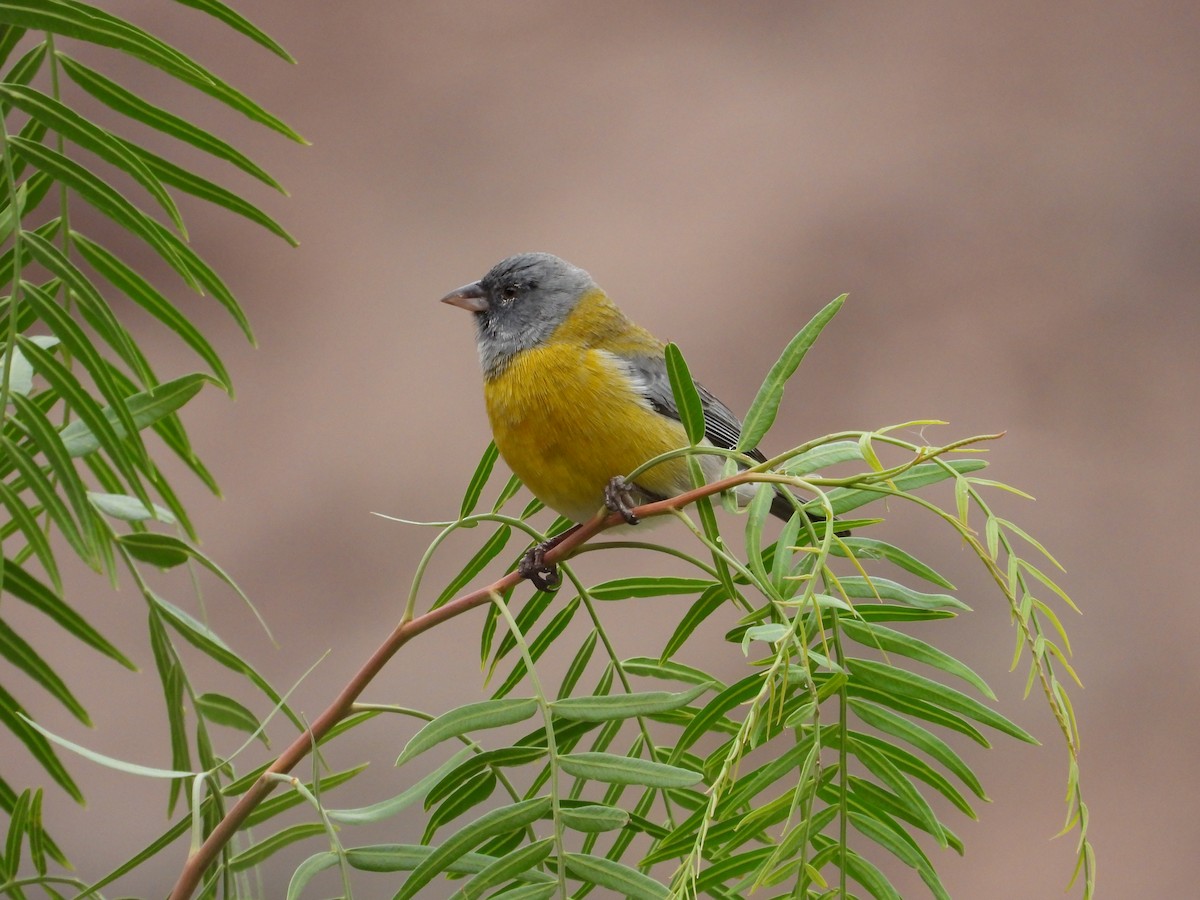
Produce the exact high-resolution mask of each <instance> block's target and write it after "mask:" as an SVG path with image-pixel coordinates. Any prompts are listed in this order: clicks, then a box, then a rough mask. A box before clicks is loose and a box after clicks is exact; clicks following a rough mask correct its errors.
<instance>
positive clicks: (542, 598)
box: [484, 591, 554, 681]
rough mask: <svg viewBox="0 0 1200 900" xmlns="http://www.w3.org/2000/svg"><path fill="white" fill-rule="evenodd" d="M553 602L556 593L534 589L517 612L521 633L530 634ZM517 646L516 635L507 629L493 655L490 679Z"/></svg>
mask: <svg viewBox="0 0 1200 900" xmlns="http://www.w3.org/2000/svg"><path fill="white" fill-rule="evenodd" d="M553 602H554V594H552V593H550V592H549V591H534V592H533V594H531V595H530V597H529V599H528V600H526V601H525V604H524V605H523V606H522V607H521V611H520V612H518V613H517V616H516V622H517V631H519V632H520V633H521V634H529V633H530V631H532V630H533V626H534V623H536V622H537V620H538V619H540V618H541V617H542V613H544V612H545V611H546V610H547V609H549V608H550V604H551V603H553ZM494 609H496V606H495V604H489V612H490V611H491V610H494ZM496 615H497V616H498V615H499V613H498V612H497V613H496ZM488 621H493V619H491V618H489V619H488ZM516 648H517V639H516V637H515V636H514V635H513V633H512V632H511V631H506V632H505V633H504V636H503V637H502V638H500V646H499V647H497V648H496V655H495V656H494V657H492V664H491V665H490V666H489V667H488V680H489V681H490V680H491V677H492V674H493V673H494V672H495V671H496V666H497V665H499V664H500V660H502V659H504V657H506V656H507V655H508V654H509V653H511V652H512V651H513V650H515V649H516ZM485 649H486V648H485ZM484 655H486V654H484Z"/></svg>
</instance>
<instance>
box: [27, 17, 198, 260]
mask: <svg viewBox="0 0 1200 900" xmlns="http://www.w3.org/2000/svg"><path fill="white" fill-rule="evenodd" d="M50 2H52V0H50ZM9 143H10V144H11V145H12V147H13V149H14V150H16V152H17V153H18V154H19V155H20V156H21V157H22V158H23V159H24V160H25V161H26V162H28V163H30V164H31V165H33V166H36V167H37V168H38V169H41V170H42V171H43V172H45V173H46V174H47V175H50V176H51V177H53V178H54V179H56V180H57V181H59V182H61V183H62V184H63V185H65V186H66V187H68V188H70V189H71V190H73V191H74V192H75V193H77V194H78V195H79V196H80V197H81V198H82V199H83V200H84V201H86V202H87V203H88V204H89V205H91V206H92V207H93V208H94V209H96V210H97V211H98V212H101V213H103V214H104V215H106V216H108V217H109V218H110V219H112V220H113V221H114V222H116V223H117V224H118V225H120V226H121V227H122V228H124V229H125V230H127V231H129V232H130V233H131V234H133V235H136V236H137V237H140V238H141V239H142V240H143V241H145V242H146V243H147V244H148V245H149V246H150V247H151V248H152V249H153V250H154V251H155V252H156V253H158V254H159V256H161V257H162V258H163V259H164V260H166V261H167V262H168V263H169V264H170V265H171V267H172V268H174V269H175V270H176V271H177V272H179V273H180V274H181V275H183V276H184V278H185V279H187V280H189V282H190V283H195V279H194V278H193V277H192V275H191V273H190V272H189V270H188V269H187V268H186V267H185V264H184V262H183V260H182V259H181V258H180V256H179V254H178V253H177V252H176V251H177V248H176V246H175V245H174V244H172V242H170V241H167V240H165V239H164V238H163V234H164V233H166V229H164V228H163V227H162V226H161V225H159V224H158V223H157V222H155V221H154V220H153V219H151V218H150V217H149V216H147V215H146V214H145V213H144V212H142V211H141V210H140V209H138V208H137V207H136V206H134V205H133V204H132V203H130V202H129V201H128V200H126V199H125V197H124V196H122V195H121V194H120V193H119V192H118V191H117V190H116V189H114V188H113V187H112V186H111V185H109V184H108V183H107V182H105V181H103V180H102V179H100V178H97V177H96V176H95V175H94V174H92V173H91V172H89V171H88V170H87V169H85V168H84V167H83V166H81V165H80V164H79V163H77V162H75V161H74V160H71V159H68V158H67V157H65V156H63V155H62V154H61V153H58V152H57V151H55V150H51V149H50V148H49V147H46V146H43V145H42V144H37V143H34V142H33V141H29V140H26V139H25V138H21V137H10V138H9Z"/></svg>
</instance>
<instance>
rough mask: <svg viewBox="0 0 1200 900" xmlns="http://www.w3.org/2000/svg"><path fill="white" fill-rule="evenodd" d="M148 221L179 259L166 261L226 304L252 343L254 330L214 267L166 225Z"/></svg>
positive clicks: (228, 310)
mask: <svg viewBox="0 0 1200 900" xmlns="http://www.w3.org/2000/svg"><path fill="white" fill-rule="evenodd" d="M148 221H149V226H150V228H151V230H152V231H154V233H155V235H156V237H157V239H158V240H159V241H161V242H162V243H164V244H166V245H168V246H169V247H170V248H171V251H172V253H173V254H174V259H177V260H178V261H179V265H176V264H175V262H174V261H173V260H172V259H168V260H167V262H168V263H170V264H171V266H172V267H173V268H174V269H175V271H176V272H178V273H179V274H180V276H182V278H183V279H184V281H186V282H187V283H188V284H189V285H191V286H192V287H195V286H196V285H197V284H198V285H199V288H197V290H199V291H201V292H203V293H208V294H211V295H212V296H213V297H214V298H215V299H216V301H217V302H218V303H220V304H221V306H223V307H224V308H225V311H226V312H228V313H229V315H230V316H232V317H233V320H234V321H235V322H237V324H238V327H239V328H241V329H242V333H243V334H244V335H245V336H246V340H248V341H250V343H251V344H253V343H254V333H253V332H252V331H251V330H250V322H249V321H248V320H247V319H246V313H245V312H244V311H243V310H242V308H241V306H239V305H238V302H237V300H236V299H235V298H234V296H233V294H232V293H231V292H230V290H229V288H228V287H227V286H226V285H225V282H224V281H222V280H221V278H220V276H218V275H217V273H216V272H215V271H213V268H212V266H210V265H209V264H208V263H206V262H205V261H204V260H203V259H202V258H201V257H200V256H199V255H198V254H197V253H196V251H195V250H193V249H192V248H191V247H190V246H188V245H187V244H186V243H184V242H183V241H182V240H180V239H179V238H178V237H176V236H175V235H174V234H172V233H171V232H170V231H168V230H167V229H166V228H164V227H163V226H161V225H159V224H158V223H157V222H155V221H154V220H153V219H150V220H148Z"/></svg>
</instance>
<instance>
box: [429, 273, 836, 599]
mask: <svg viewBox="0 0 1200 900" xmlns="http://www.w3.org/2000/svg"><path fill="white" fill-rule="evenodd" d="M442 302H443V303H449V304H452V305H454V306H458V307H461V308H462V309H465V310H468V311H469V312H471V313H473V314H474V316H475V327H476V341H477V344H478V349H479V361H480V364H481V365H482V367H483V381H484V388H483V390H484V398H485V401H486V404H487V413H488V418H489V419H490V420H491V425H492V435H493V437H494V438H495V442H496V447H497V449H498V450H499V451H500V455H501V456H502V457H503V458H504V461H505V462H506V463H508V466H509V468H511V469H512V470H513V472H514V473H515V474H516V475H517V477H518V478H520V479H521V481H522V482H524V483H525V486H526V487H528V488H529V490H530V491H532V492H533V494H534V496H536V497H537V498H538V499H539V500H541V501H542V502H543V503H545V504H546V506H548V507H550V508H551V509H553V510H555V511H557V512H559V513H561V514H562V515H564V516H566V517H567V518H568V519H571V520H572V521H574V522H577V523H580V522H584V521H587V520H588V519H590V518H592V517H593V516H594V515H595V514H596V513H597V512H598V511H599V510H600V509H601V507H602V506H607V507H608V508H609V509H610V510H613V511H615V512H620V513H622V515H624V516H625V518H626V521H629V522H630V523H631V524H633V523H636V521H637V519H636V517H634V516H633V514H632V512H631V510H632V508H633V507H634V506H637V505H640V504H642V503H647V502H651V501H653V500H661V499H664V498H667V497H673V496H676V495H678V494H680V493H682V492H684V491H687V490H690V489H691V488H692V487H693V485H692V481H691V478H690V476H689V474H688V467H687V463H686V461H685V460H684V459H683V458H682V457H681V458H676V459H673V460H670V461H668V462H664V463H661V464H659V465H656V466H654V467H653V468H651V469H649V470H647V471H645V472H643V473H642V474H641V475H639V476H638V477H637V480H636V481H635V482H632V483H629V482H626V481H625V480H624V478H623V476H624V475H626V474H628V473H630V472H632V471H633V470H634V469H636V468H637V467H638V466H640V465H641V464H642V463H644V462H646V461H647V460H649V459H651V458H653V457H655V456H657V455H659V454H660V453H665V452H667V451H669V450H675V449H678V448H680V447H686V446H688V444H689V441H688V438H687V434H686V432H685V431H684V428H683V425H682V423H681V422H680V416H679V410H678V409H677V407H676V405H675V398H674V395H673V393H672V391H671V384H670V380H669V378H668V376H667V365H666V359H665V357H664V352H663V347H664V345H663V343H662V342H661V341H659V340H658V339H657V338H655V337H654V336H653V335H652V334H650V332H648V331H646V330H645V329H644V328H640V327H638V326H637V325H635V324H634V323H633V322H631V321H630V320H629V319H628V318H626V316H625V315H624V313H622V312H621V310H620V309H618V308H617V306H616V305H615V304H614V303H613V302H612V301H611V300H610V299H609V298H608V295H607V294H605V293H604V291H603V290H601V289H600V287H599V286H598V285H597V284H596V282H594V281H593V280H592V278H591V276H590V275H588V273H587V272H585V271H584V270H583V269H580V268H578V267H576V266H573V265H571V264H570V263H568V262H566V261H565V260H562V259H559V258H558V257H557V256H553V255H551V254H549V253H522V254H519V255H517V256H510V257H509V258H508V259H505V260H503V261H501V262H499V263H497V264H496V265H495V266H493V267H492V269H491V271H490V272H488V273H487V274H486V275H485V276H483V278H481V279H480V280H479V281H476V282H473V283H471V284H468V285H464V286H463V287H460V288H458V289H457V290H455V291H451V292H450V293H449V294H447V295H446V296H445V297H443V298H442ZM696 389H697V391H698V392H699V394H700V398H701V401H702V404H703V408H704V422H705V424H704V433H705V438H706V439H707V441H708V442H710V443H711V444H713V445H714V446H716V447H724V448H726V449H732V448H734V447H736V446H737V441H738V437H739V436H740V434H741V428H742V426H741V422H740V421H739V420H738V417H737V416H735V415H734V414H733V412H732V411H730V409H729V407H727V406H726V405H725V404H724V403H722V402H721V401H720V400H718V399H717V398H716V397H715V396H713V395H712V394H711V393H710V392H709V391H707V390H705V389H704V388H703V387H701V386H700V385H699V384H697V385H696ZM747 455H748V456H750V457H751V458H753V459H755V460H758V461H760V462H761V461H763V460H765V458H766V457H764V456H763V455H762V454H761V453H760V452H759V451H758V450H751V451H749V452H748V453H747ZM697 459H698V460H699V462H700V466H701V469H702V471H703V472H704V474H705V477H706V478H707V479H708V480H710V481H711V480H714V479H716V478H718V477H719V476H720V473H721V470H722V467H723V460H722V458H721V457H719V456H715V455H708V454H704V455H700V456H698V457H697ZM743 487H744V489H745V494H746V495H747V496H748V495H750V494H752V493H753V490H754V486H753V485H745V486H743ZM795 508H796V507H795V505H794V503H793V501H792V500H791V499H790V497H788V496H785V494H784V493H783V492H782V490H781V492H779V493H777V494H776V495H775V497H774V499H773V501H772V506H771V511H772V512H773V513H775V514H776V515H777V516H779V517H780V518H782V519H785V520H786V519H788V518H789V517H790V516H791V515H792V513H793V512H794V511H795ZM809 517H810V519H813V520H819V519H820V516H817V515H812V514H810V516H809ZM548 546H549V542H548V543H547V544H545V545H542V547H540V548H535V549H534V551H531V554H530V555H529V556H528V557H526V559H525V561H524V562H523V563H522V567H521V572H522V574H523V575H525V576H526V577H530V578H532V579H533V580H534V582H535V584H538V586H539V587H545V586H546V584H547V583H548V579H549V578H551V577H556V573H554V572H553V570H552V567H547V566H544V565H543V563H542V559H541V554H542V553H544V552H545V550H546V549H548ZM539 573H540V574H539ZM547 573H549V574H547ZM550 583H552V582H550Z"/></svg>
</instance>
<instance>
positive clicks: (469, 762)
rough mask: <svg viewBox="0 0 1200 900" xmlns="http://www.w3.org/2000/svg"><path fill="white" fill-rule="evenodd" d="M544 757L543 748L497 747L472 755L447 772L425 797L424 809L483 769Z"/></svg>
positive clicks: (508, 765)
mask: <svg viewBox="0 0 1200 900" xmlns="http://www.w3.org/2000/svg"><path fill="white" fill-rule="evenodd" d="M545 755H546V748H545V747H499V748H497V749H495V750H484V751H483V752H482V753H474V754H472V755H471V756H470V757H468V758H467V759H466V760H465V761H463V762H461V763H459V764H458V765H457V766H455V767H454V768H453V769H452V770H451V771H449V772H447V773H446V774H445V775H443V776H442V778H441V779H440V780H439V781H438V782H437V784H435V785H434V786H433V787H432V788H431V789H430V790H429V792H428V793H427V794H426V795H425V808H426V809H429V808H430V807H431V806H433V805H434V804H436V803H438V802H439V801H440V800H442V799H443V798H444V797H446V796H448V795H449V794H450V793H451V792H452V791H454V790H455V789H456V788H457V787H458V786H459V785H461V784H463V783H464V782H466V781H468V780H470V779H471V778H474V777H475V776H477V775H478V774H479V773H480V772H482V771H483V770H485V769H492V770H495V769H499V768H508V767H512V766H523V765H526V764H528V763H531V762H536V761H537V760H539V759H542V758H543V757H544V756H545Z"/></svg>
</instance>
